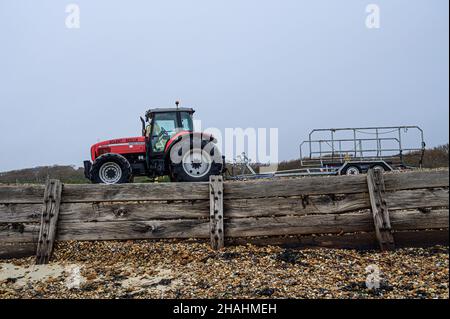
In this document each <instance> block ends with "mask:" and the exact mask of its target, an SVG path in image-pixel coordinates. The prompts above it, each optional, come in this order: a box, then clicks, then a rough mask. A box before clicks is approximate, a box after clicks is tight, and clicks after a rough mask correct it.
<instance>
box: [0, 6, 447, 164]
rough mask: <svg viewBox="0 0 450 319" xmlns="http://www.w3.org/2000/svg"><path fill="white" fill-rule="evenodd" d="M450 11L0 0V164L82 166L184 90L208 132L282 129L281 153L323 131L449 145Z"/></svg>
mask: <svg viewBox="0 0 450 319" xmlns="http://www.w3.org/2000/svg"><path fill="white" fill-rule="evenodd" d="M69 3H76V4H78V5H79V8H80V28H79V29H68V28H66V26H65V19H66V16H67V13H66V12H65V8H66V5H67V4H69ZM370 3H375V4H377V5H379V8H380V10H381V11H380V18H381V19H380V28H379V29H368V28H366V25H365V20H366V16H367V13H366V11H365V9H366V6H367V5H368V4H370ZM448 6H449V2H448V1H447V0H388V1H381V0H369V1H362V0H340V1H336V0H308V1H300V0H280V1H275V0H269V1H268V0H214V1H211V0H189V1H188V0H170V1H163V0H160V1H148V0H143V1H138V0H133V1H125V0H120V1H113V0H71V1H61V0H53V1H50V0H28V1H24V0H0V110H1V112H0V171H5V170H11V169H18V168H25V167H34V166H39V165H53V164H74V165H78V166H81V165H82V161H83V160H84V159H87V158H88V157H89V147H90V145H91V144H93V143H95V142H97V141H99V140H103V139H109V138H115V137H126V136H136V135H139V132H140V123H139V120H138V117H139V116H140V115H142V114H143V113H144V111H145V110H146V109H148V108H149V107H155V106H172V105H173V103H174V101H175V100H176V99H178V98H179V99H181V100H182V103H183V106H193V107H195V109H196V111H197V112H196V116H197V118H199V119H201V120H202V125H203V127H218V128H220V129H223V128H225V127H242V128H246V127H255V128H258V127H267V128H269V127H278V128H279V157H280V159H292V158H296V157H298V144H299V142H300V141H301V140H302V139H305V138H306V137H307V134H308V132H309V131H310V130H311V129H313V128H317V127H347V126H366V125H401V124H409V125H411V124H414V125H420V126H421V127H422V128H423V129H424V131H425V138H426V141H427V143H428V145H429V146H435V145H439V144H443V143H446V142H447V141H448V133H449V106H448V105H449V42H448V41H449V40H448V38H449V8H448Z"/></svg>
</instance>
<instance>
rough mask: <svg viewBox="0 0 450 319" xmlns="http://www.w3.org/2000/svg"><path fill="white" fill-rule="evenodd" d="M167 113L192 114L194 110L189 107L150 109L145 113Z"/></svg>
mask: <svg viewBox="0 0 450 319" xmlns="http://www.w3.org/2000/svg"><path fill="white" fill-rule="evenodd" d="M167 112H190V113H194V109H192V108H190V107H179V108H175V107H169V108H156V109H150V110H148V111H147V113H167Z"/></svg>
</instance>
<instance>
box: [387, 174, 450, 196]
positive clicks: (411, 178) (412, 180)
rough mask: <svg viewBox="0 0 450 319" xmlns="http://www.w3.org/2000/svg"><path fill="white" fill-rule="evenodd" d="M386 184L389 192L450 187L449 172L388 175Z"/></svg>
mask: <svg viewBox="0 0 450 319" xmlns="http://www.w3.org/2000/svg"><path fill="white" fill-rule="evenodd" d="M384 183H385V185H386V190H387V191H395V190H405V189H420V188H439V187H449V171H448V169H442V170H424V171H412V172H402V173H398V172H393V173H386V174H384Z"/></svg>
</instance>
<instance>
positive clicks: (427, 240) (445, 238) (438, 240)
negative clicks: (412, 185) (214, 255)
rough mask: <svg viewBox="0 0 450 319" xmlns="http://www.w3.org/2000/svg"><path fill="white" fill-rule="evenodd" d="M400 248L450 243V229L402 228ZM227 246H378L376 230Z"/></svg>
mask: <svg viewBox="0 0 450 319" xmlns="http://www.w3.org/2000/svg"><path fill="white" fill-rule="evenodd" d="M394 238H395V244H396V247H397V248H402V247H431V246H435V245H446V246H448V244H449V231H448V229H445V230H441V229H437V230H421V231H401V232H395V233H394ZM226 244H227V245H246V244H252V245H257V246H266V245H272V246H281V247H284V248H340V249H358V250H368V249H370V250H372V249H376V248H378V247H379V246H378V242H377V239H376V235H375V233H374V232H367V233H347V234H341V235H339V234H331V235H321V236H310V235H307V236H268V237H234V238H227V239H226Z"/></svg>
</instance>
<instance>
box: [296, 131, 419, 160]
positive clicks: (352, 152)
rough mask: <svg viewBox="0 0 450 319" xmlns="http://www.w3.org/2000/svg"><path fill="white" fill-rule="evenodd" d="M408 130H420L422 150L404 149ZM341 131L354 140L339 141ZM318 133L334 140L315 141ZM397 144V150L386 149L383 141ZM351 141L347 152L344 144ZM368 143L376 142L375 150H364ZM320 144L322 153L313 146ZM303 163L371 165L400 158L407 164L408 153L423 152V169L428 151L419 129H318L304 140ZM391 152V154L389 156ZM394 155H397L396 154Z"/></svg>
mask: <svg viewBox="0 0 450 319" xmlns="http://www.w3.org/2000/svg"><path fill="white" fill-rule="evenodd" d="M408 130H417V131H418V132H419V134H420V148H419V147H417V148H414V147H413V148H411V147H408V148H404V147H403V143H402V141H403V138H404V135H403V134H402V132H405V134H406V133H407V132H408ZM338 131H349V132H351V133H352V135H353V138H346V139H336V138H335V133H336V132H338ZM318 132H329V134H330V139H318V140H315V139H313V135H314V134H315V133H318ZM394 132H395V133H396V136H395V137H393V136H390V137H381V136H383V135H385V134H389V133H394ZM358 133H359V134H366V135H372V136H374V137H371V138H363V137H361V136H358ZM387 141H390V142H393V143H394V144H395V145H396V147H390V148H384V147H383V142H387ZM344 142H350V143H351V144H352V145H353V148H350V149H343V148H342V143H344ZM364 142H376V147H375V148H364V147H363V144H364ZM314 145H317V146H318V150H317V151H316V150H313V146H314ZM304 146H308V148H309V152H308V155H309V156H308V157H306V158H305V157H304V152H303V148H304ZM299 149H300V164H301V165H302V166H305V167H306V166H317V165H318V164H319V165H320V166H321V167H325V166H327V163H331V164H335V165H336V164H338V163H340V164H343V163H345V162H348V161H352V162H368V161H373V162H375V161H385V162H387V161H389V160H394V159H398V160H399V162H400V164H401V165H404V163H403V155H404V153H405V152H414V151H416V152H421V158H420V162H419V166H420V167H421V166H422V163H423V155H424V151H425V141H424V135H423V130H422V129H421V128H420V127H419V126H375V127H354V128H329V129H314V130H312V131H311V132H310V133H309V138H308V140H306V141H303V142H302V143H301V144H300V146H299ZM368 153H375V155H367V154H368ZM386 153H391V155H386ZM392 153H395V154H393V155H392Z"/></svg>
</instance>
